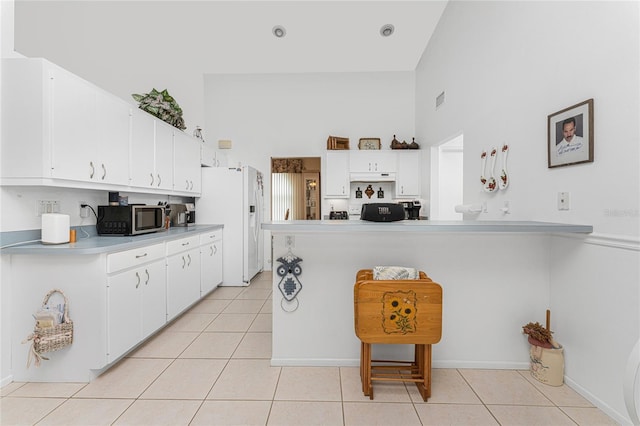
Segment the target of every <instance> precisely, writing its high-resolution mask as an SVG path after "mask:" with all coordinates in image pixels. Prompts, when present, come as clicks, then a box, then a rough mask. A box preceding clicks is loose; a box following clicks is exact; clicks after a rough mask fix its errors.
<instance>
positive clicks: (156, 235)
mask: <svg viewBox="0 0 640 426" xmlns="http://www.w3.org/2000/svg"><path fill="white" fill-rule="evenodd" d="M223 227H224V225H194V226H188V227H186V226H185V227H177V226H176V227H173V228H171V229H168V230H163V231H158V232H153V233H149V234H142V235H134V236H115V237H107V236H96V235H92V236H90V237H86V238H81V237H80V236H81V233H80V232H78V236H79V238H78V240H77V241H76V242H75V243H65V244H42V243H40V242H28V243H24V244H16V245H13V246H12V247H7V248H4V249H2V254H12V255H13V254H27V255H70V256H77V255H91V254H101V253H109V252H116V251H122V250H129V249H134V248H138V247H143V246H148V245H150V244H156V243H162V242H165V241H171V240H176V239H179V238H184V237H190V236H192V235H197V234H202V233H205V232H209V231H215V230H217V229H223Z"/></svg>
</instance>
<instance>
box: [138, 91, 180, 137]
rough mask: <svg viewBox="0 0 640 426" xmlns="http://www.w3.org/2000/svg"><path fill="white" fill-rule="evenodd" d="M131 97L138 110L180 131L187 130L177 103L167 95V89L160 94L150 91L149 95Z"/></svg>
mask: <svg viewBox="0 0 640 426" xmlns="http://www.w3.org/2000/svg"><path fill="white" fill-rule="evenodd" d="M131 96H132V97H133V99H135V100H136V102H139V103H140V105H139V106H138V107H139V108H140V109H142V110H144V111H146V112H148V113H149V114H151V115H154V116H156V117H158V118H159V119H160V120H162V121H164V122H167V123H169V124H171V125H172V126H174V127H177V128H178V129H180V130H184V129H186V128H187V126H185V125H184V119H183V118H182V108H180V105H178V102H176V100H175V99H174V98H173V97H172V96H171V95H170V94H169V92H168V91H167V89H164V90H163V91H162V92H159V91H157V90H156V89H152V90H151V92H149V93H144V94H142V95H139V94H136V93H134V94H132V95H131Z"/></svg>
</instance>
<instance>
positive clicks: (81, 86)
mask: <svg viewBox="0 0 640 426" xmlns="http://www.w3.org/2000/svg"><path fill="white" fill-rule="evenodd" d="M48 76H49V81H48V84H49V85H50V86H49V87H50V91H51V105H50V116H51V127H50V131H51V177H53V178H58V179H69V180H77V181H93V180H94V179H97V178H98V176H99V173H100V170H99V167H100V165H99V164H98V163H97V160H96V159H95V150H96V147H97V146H98V138H99V132H98V120H97V117H98V111H97V104H98V92H97V90H96V88H95V87H93V86H91V85H90V84H89V83H87V82H86V81H84V80H82V79H81V78H79V77H76V76H75V75H73V74H71V73H68V72H66V71H64V70H62V69H60V68H57V67H52V68H50V69H49V73H48Z"/></svg>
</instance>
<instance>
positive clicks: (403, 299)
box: [382, 291, 416, 334]
mask: <svg viewBox="0 0 640 426" xmlns="http://www.w3.org/2000/svg"><path fill="white" fill-rule="evenodd" d="M382 327H383V329H384V332H385V333H387V334H391V333H402V334H407V333H415V331H416V293H415V292H414V291H395V292H386V293H385V294H384V295H383V297H382Z"/></svg>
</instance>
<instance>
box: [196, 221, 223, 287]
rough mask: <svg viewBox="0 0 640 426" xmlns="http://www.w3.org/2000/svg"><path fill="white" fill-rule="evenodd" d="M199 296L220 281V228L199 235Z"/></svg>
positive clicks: (216, 285)
mask: <svg viewBox="0 0 640 426" xmlns="http://www.w3.org/2000/svg"><path fill="white" fill-rule="evenodd" d="M200 261H201V268H200V272H201V273H200V296H204V295H205V294H207V293H209V292H210V291H211V290H213V289H214V288H216V287H218V285H219V284H220V283H221V282H222V230H220V231H212V232H207V233H206V234H202V235H200Z"/></svg>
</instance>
